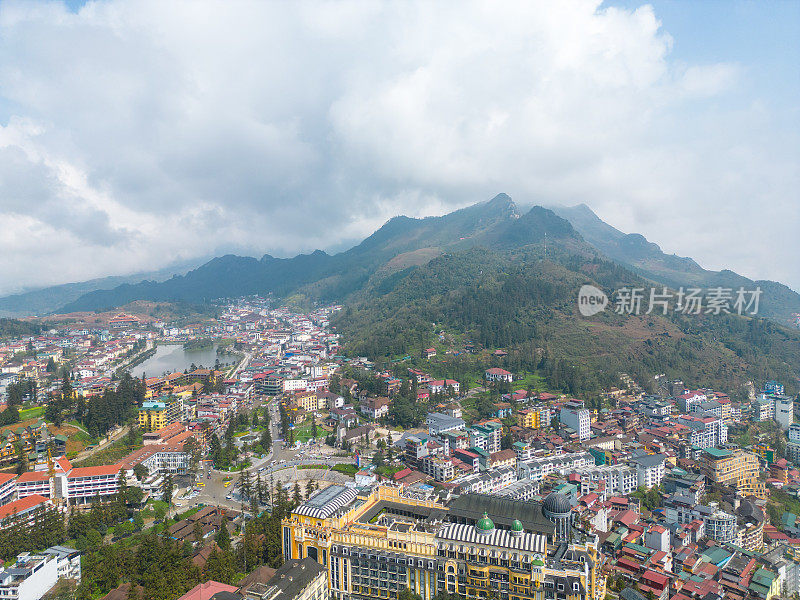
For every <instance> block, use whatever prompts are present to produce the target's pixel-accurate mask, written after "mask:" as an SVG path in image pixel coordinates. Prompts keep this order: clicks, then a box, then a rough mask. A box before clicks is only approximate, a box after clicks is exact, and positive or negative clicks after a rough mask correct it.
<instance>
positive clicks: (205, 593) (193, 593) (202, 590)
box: [178, 581, 237, 600]
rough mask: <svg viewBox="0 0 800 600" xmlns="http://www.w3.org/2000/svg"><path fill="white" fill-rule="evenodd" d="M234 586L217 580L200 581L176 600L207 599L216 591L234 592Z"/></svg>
mask: <svg viewBox="0 0 800 600" xmlns="http://www.w3.org/2000/svg"><path fill="white" fill-rule="evenodd" d="M236 589H237V588H236V586H233V585H227V584H225V583H220V582H219V581H206V582H205V583H200V584H197V585H196V586H194V587H193V588H192V589H190V590H189V591H188V592H186V593H185V594H184V595H183V596H181V597H180V598H178V600H209V599H210V598H211V596H213V595H214V594H216V593H218V592H235V591H236Z"/></svg>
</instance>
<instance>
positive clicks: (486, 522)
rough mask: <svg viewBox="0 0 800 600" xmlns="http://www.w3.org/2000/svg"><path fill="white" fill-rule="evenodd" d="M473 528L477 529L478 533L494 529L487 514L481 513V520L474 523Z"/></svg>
mask: <svg viewBox="0 0 800 600" xmlns="http://www.w3.org/2000/svg"><path fill="white" fill-rule="evenodd" d="M475 527H477V528H478V530H479V531H491V530H492V529H494V523H493V522H492V520H491V519H490V518H489V515H488V513H485V512H484V513H483V518H481V519H479V520H478V522H477V523H475Z"/></svg>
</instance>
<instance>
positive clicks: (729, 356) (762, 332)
mask: <svg viewBox="0 0 800 600" xmlns="http://www.w3.org/2000/svg"><path fill="white" fill-rule="evenodd" d="M587 274H591V277H588V276H587ZM589 281H591V282H593V283H595V285H597V286H598V287H600V288H603V289H606V290H613V289H619V288H620V287H623V286H640V287H647V286H648V282H646V281H644V280H642V279H640V278H638V276H636V275H634V274H633V273H631V272H630V271H627V270H626V269H624V268H622V267H620V266H618V265H616V264H614V263H610V262H608V261H604V260H601V259H599V258H591V257H582V256H580V255H575V254H567V253H563V252H557V251H555V250H551V251H548V260H542V259H541V254H540V251H539V250H538V249H536V248H529V249H526V250H522V251H516V252H495V251H490V250H485V249H484V250H478V249H473V250H467V251H465V252H461V253H454V254H451V255H446V256H442V257H440V258H437V259H434V260H433V261H431V262H430V263H428V264H427V265H426V266H425V267H424V268H418V269H414V270H412V271H410V272H409V273H408V274H406V275H405V276H404V277H403V278H402V279H400V280H399V281H397V282H396V284H395V285H394V286H393V288H392V290H391V291H390V292H388V293H386V294H383V295H378V294H372V295H369V296H368V297H366V298H365V299H364V300H363V301H362V302H360V303H357V304H356V305H355V306H352V307H350V308H347V309H345V310H344V311H342V313H340V316H339V317H338V319H337V320H336V321H335V325H336V327H337V330H338V331H339V332H340V333H342V334H343V337H344V338H345V339H346V340H349V341H348V344H347V346H346V348H347V351H348V352H349V353H352V354H355V355H366V356H370V357H372V358H373V359H374V360H376V361H379V362H383V363H385V364H381V365H380V366H386V364H388V363H390V361H391V359H393V358H395V357H398V356H406V355H411V356H417V355H419V354H420V352H421V350H422V349H423V348H425V347H427V346H429V345H430V344H431V343H432V342H433V340H434V339H435V338H436V335H437V332H438V331H445V332H456V333H458V334H459V335H460V336H461V337H462V339H463V338H466V339H470V340H472V341H474V342H476V343H477V344H479V346H483V347H485V348H504V349H505V350H506V351H507V352H508V356H507V357H506V358H505V359H503V362H502V366H503V367H504V368H506V369H508V370H509V371H512V372H514V373H526V374H527V375H526V376H525V382H524V383H528V384H532V385H534V386H535V387H540V386H541V384H542V383H544V384H545V386H546V387H547V388H549V389H552V390H556V391H563V392H564V393H567V394H570V395H575V396H582V397H592V396H595V395H597V394H598V393H599V392H600V391H602V390H603V389H607V388H608V387H610V386H611V385H617V384H618V382H617V376H618V373H619V372H620V371H625V372H627V373H629V374H630V375H631V376H633V377H634V378H635V379H636V380H637V381H639V382H640V383H641V384H642V385H643V386H645V387H646V388H647V387H648V386H650V387H652V382H651V379H650V378H651V376H652V374H653V373H666V374H667V376H668V377H669V378H672V377H675V378H680V379H683V380H684V381H687V382H694V383H698V384H699V383H703V384H705V385H709V386H712V387H715V388H717V389H721V390H726V391H728V392H729V393H731V394H733V395H734V397H739V398H741V397H742V396H743V394H744V387H743V386H744V383H745V382H746V381H750V380H756V381H763V380H766V379H777V380H782V381H793V378H792V376H791V374H792V373H794V372H796V370H797V368H798V367H799V366H800V332H795V331H791V330H788V329H784V328H781V327H779V326H777V325H775V324H773V323H771V322H769V321H765V320H763V319H754V318H746V317H739V316H736V315H719V316H712V315H668V316H661V315H641V316H628V315H617V314H615V313H614V312H613V311H608V310H607V311H605V312H604V313H602V314H600V315H597V316H596V317H593V318H592V319H583V318H579V317H576V315H575V295H576V290H578V289H579V288H580V286H581V285H583V284H584V283H587V282H589ZM433 323H436V328H434V327H433V325H432V324H433ZM459 332H460V333H459ZM456 350H457V348H456ZM446 361H447V362H446V363H443V366H444V365H445V364H446V365H447V368H449V369H450V370H451V371H452V372H453V373H454V374H456V375H457V376H456V377H454V378H455V379H458V380H459V381H460V380H461V377H463V375H464V369H466V370H469V371H470V372H471V375H472V376H473V377H474V376H475V374H476V373H482V369H484V368H487V367H489V366H500V365H499V364H497V359H494V358H492V357H489V356H487V355H481V356H473V355H464V356H463V357H449V358H447V359H446ZM459 363H461V364H463V367H464V369H462V367H461V366H459ZM400 366H401V368H407V365H406V364H404V363H400ZM458 375H460V376H458ZM787 391H788V390H787ZM790 393H791V392H790Z"/></svg>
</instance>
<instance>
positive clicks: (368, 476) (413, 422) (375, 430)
mask: <svg viewBox="0 0 800 600" xmlns="http://www.w3.org/2000/svg"><path fill="white" fill-rule="evenodd" d="M340 310H341V307H339V306H330V307H324V308H319V309H316V310H314V311H313V312H308V313H301V312H294V311H291V310H289V309H287V308H274V307H272V305H271V302H270V299H269V298H260V297H249V298H241V299H237V300H234V301H229V302H227V303H224V304H221V305H219V306H218V307H217V311H216V312H217V314H215V315H211V316H206V317H204V318H202V319H200V320H199V321H198V322H196V323H179V322H177V320H176V322H168V321H164V320H159V319H152V318H145V317H142V316H135V315H133V314H126V313H124V312H118V313H115V314H113V315H109V316H108V318H107V319H105V320H104V321H102V322H101V323H98V324H94V325H92V324H87V323H79V324H69V323H63V324H57V325H54V326H53V328H51V329H47V330H44V331H42V332H40V333H39V334H35V335H21V336H17V337H11V338H9V339H6V340H4V341H3V342H2V343H0V373H1V374H0V382H2V383H1V384H0V392H2V398H3V404H2V411H1V412H0V423H2V424H3V426H2V428H0V468H2V472H0V559H2V560H3V561H5V563H6V564H5V565H4V567H3V568H2V569H0V598H13V599H14V600H17V599H19V600H38V599H39V598H41V597H43V596H45V595H49V596H57V595H59V594H62V595H63V594H70V595H71V596H70V597H76V598H82V599H83V598H93V599H94V598H101V597H102V598H108V599H109V600H122V599H123V598H125V599H127V598H132V597H137V598H169V599H170V600H176V599H179V598H180V599H182V600H183V599H185V600H195V599H201V598H202V599H205V598H210V597H212V596H214V597H216V598H219V599H220V600H232V599H233V598H252V599H253V600H255V599H263V600H271V599H273V598H281V599H283V598H328V597H330V598H339V599H347V598H365V597H384V598H402V599H403V600H409V599H412V598H422V599H423V600H431V599H434V598H439V599H443V598H455V597H456V596H458V597H461V598H464V597H466V598H468V599H469V598H500V599H504V600H523V599H531V600H540V599H544V598H561V599H565V600H604V599H606V598H609V599H612V600H617V598H623V599H624V600H642V599H652V598H658V599H659V600H668V599H674V600H693V599H696V600H708V599H713V598H717V599H722V598H731V599H735V600H746V599H751V600H770V599H771V598H773V597H776V596H780V597H789V596H792V595H794V594H797V593H800V555H798V551H800V520H798V516H800V500H798V498H797V492H798V489H800V472H799V471H798V469H797V468H796V467H797V461H798V460H800V423H797V424H796V423H795V422H794V421H795V402H794V398H793V397H792V396H789V395H786V394H784V389H783V386H782V384H781V383H779V382H775V381H766V382H761V383H760V384H758V386H756V384H755V383H754V384H753V386H752V388H751V390H750V392H749V394H748V397H746V398H737V399H732V398H731V397H730V396H729V394H728V393H726V391H725V390H714V389H708V388H704V387H702V383H703V382H701V381H698V382H691V386H689V385H685V384H684V382H682V381H666V380H665V379H664V378H663V377H662V376H659V375H655V376H654V382H651V383H655V393H653V392H651V393H647V392H645V391H644V389H643V387H641V383H642V382H637V381H635V380H634V379H633V378H632V377H630V376H629V375H626V374H625V373H620V374H619V385H618V386H617V387H613V388H610V389H608V390H606V391H605V392H604V393H603V394H602V396H601V397H597V398H583V399H579V398H574V397H570V396H568V395H567V394H564V393H563V392H561V391H559V390H546V389H542V388H543V386H542V383H541V381H538V380H536V379H535V378H533V377H531V374H529V373H520V372H514V371H513V370H512V369H511V367H510V365H508V364H507V361H508V358H507V353H506V352H504V351H503V350H494V351H492V350H488V349H482V348H480V347H479V346H478V345H477V344H474V343H472V342H469V341H466V342H465V343H464V344H463V345H459V344H455V343H454V342H453V340H452V339H449V338H448V337H447V336H446V335H444V334H442V335H441V336H440V338H439V339H440V342H441V343H440V344H437V345H436V346H433V347H428V348H421V349H420V352H419V354H418V355H417V356H404V357H397V358H392V359H391V360H387V361H385V363H383V364H379V363H377V362H376V361H370V360H368V359H367V358H364V357H356V356H346V355H345V354H343V353H342V346H341V344H342V340H341V339H340V336H339V334H337V333H336V332H335V330H334V328H333V327H332V325H331V321H332V320H334V319H335V316H336V314H337V313H338V312H339V311H340ZM458 357H470V360H472V362H470V363H469V364H470V365H484V366H483V367H482V369H481V370H480V371H479V372H474V371H473V372H470V371H468V370H467V371H465V370H461V371H458V374H456V372H457V371H456V370H453V367H452V365H453V362H452V361H453V360H456V359H457V358H458ZM200 358H203V359H204V360H206V361H207V364H202V363H201V362H200ZM473 359H474V360H473ZM170 360H182V361H183V363H182V364H177V363H175V364H170V366H171V367H172V370H170V369H165V370H163V371H162V372H148V371H147V369H148V368H149V367H150V366H153V367H156V366H157V365H166V364H167V363H169V361H170ZM195 360H197V362H195ZM163 361H166V362H163ZM187 361H191V362H190V363H187ZM507 367H508V368H507ZM649 387H653V386H652V385H651V386H649ZM160 556H165V557H171V558H170V561H171V562H170V564H161V563H160V562H157V564H159V565H161V566H158V567H157V568H156V572H155V573H153V572H149V571H148V569H149V567H147V566H145V565H146V564H149V563H148V562H147V561H149V560H156V559H157V557H160ZM159 560H160V559H159ZM125 565H128V566H127V567H125ZM223 593H224V594H225V595H223ZM59 597H60V596H59Z"/></svg>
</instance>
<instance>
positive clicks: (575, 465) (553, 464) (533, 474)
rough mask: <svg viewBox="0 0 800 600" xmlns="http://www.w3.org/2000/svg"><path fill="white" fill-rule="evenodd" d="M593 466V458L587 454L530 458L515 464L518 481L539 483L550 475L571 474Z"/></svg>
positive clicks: (577, 453)
mask: <svg viewBox="0 0 800 600" xmlns="http://www.w3.org/2000/svg"><path fill="white" fill-rule="evenodd" d="M593 465H594V457H593V456H592V455H591V454H589V453H588V452H573V453H570V454H561V455H559V456H543V457H538V458H531V459H529V460H525V461H520V462H518V463H517V476H518V477H519V479H533V480H535V481H541V480H542V479H544V478H545V477H547V476H548V475H549V474H550V473H561V474H562V475H564V474H566V473H571V472H573V471H577V470H579V469H586V468H589V467H591V466H593Z"/></svg>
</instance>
